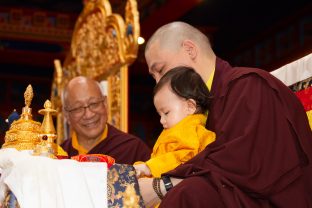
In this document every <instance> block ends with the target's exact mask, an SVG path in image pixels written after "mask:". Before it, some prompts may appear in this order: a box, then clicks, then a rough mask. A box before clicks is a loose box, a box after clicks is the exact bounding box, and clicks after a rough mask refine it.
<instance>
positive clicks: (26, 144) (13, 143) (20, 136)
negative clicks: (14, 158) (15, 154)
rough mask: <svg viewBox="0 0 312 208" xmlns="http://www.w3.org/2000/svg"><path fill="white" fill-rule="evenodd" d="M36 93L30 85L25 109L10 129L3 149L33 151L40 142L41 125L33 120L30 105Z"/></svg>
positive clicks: (25, 95)
mask: <svg viewBox="0 0 312 208" xmlns="http://www.w3.org/2000/svg"><path fill="white" fill-rule="evenodd" d="M33 96H34V93H33V89H32V87H31V85H28V87H27V88H26V91H25V93H24V98H25V107H23V110H22V115H21V117H20V119H18V120H17V121H13V123H12V124H11V127H10V129H9V130H8V131H7V132H6V134H5V138H4V141H5V143H4V144H3V145H2V148H15V149H17V150H33V149H34V148H35V146H36V145H37V144H38V143H39V142H40V138H39V137H38V135H39V134H40V127H41V124H40V123H39V122H36V121H33V120H32V114H31V108H30V104H31V101H32V99H33Z"/></svg>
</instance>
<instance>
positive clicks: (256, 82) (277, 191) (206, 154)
mask: <svg viewBox="0 0 312 208" xmlns="http://www.w3.org/2000/svg"><path fill="white" fill-rule="evenodd" d="M211 94H212V100H211V102H212V105H211V107H210V111H209V115H208V121H207V125H206V127H207V128H208V129H209V130H212V131H215V132H216V135H217V138H216V141H215V142H214V143H211V144H210V145H208V146H207V147H206V149H205V150H204V151H202V152H201V153H199V154H198V155H197V156H196V157H194V158H193V159H192V160H190V161H189V162H187V163H185V164H183V165H181V166H179V167H177V168H176V169H175V170H173V171H171V172H169V173H167V174H168V175H171V176H173V177H177V178H185V179H184V180H183V181H182V182H181V183H180V184H178V185H177V186H176V187H174V188H173V189H171V190H170V191H169V192H168V193H167V194H166V196H165V198H164V199H163V201H162V203H161V206H160V207H179V208H183V207H192V208H194V207H205V208H218V207H231V208H241V207H244V208H264V207H287V208H294V207H298V208H299V207H300V208H307V207H312V202H311V201H312V164H311V163H312V133H311V129H310V127H309V124H308V120H307V116H306V113H305V111H304V109H303V107H302V105H301V103H300V102H299V100H298V99H297V97H296V96H295V95H294V94H293V93H292V92H291V91H290V90H289V89H288V88H287V87H286V86H285V85H284V84H283V83H282V82H280V81H279V80H277V79H276V78H275V77H273V76H271V75H270V74H269V73H268V72H265V71H263V70H259V69H252V68H242V67H235V68H232V67H231V66H230V65H229V64H228V63H227V62H225V61H222V60H221V59H218V58H217V62H216V71H215V77H214V80H213V84H212V89H211Z"/></svg>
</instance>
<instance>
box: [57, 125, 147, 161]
mask: <svg viewBox="0 0 312 208" xmlns="http://www.w3.org/2000/svg"><path fill="white" fill-rule="evenodd" d="M107 127H108V132H107V138H106V139H104V140H103V141H102V142H100V143H99V144H97V145H96V146H95V147H94V148H92V149H91V150H90V151H89V152H88V154H104V155H109V156H111V157H113V158H115V161H116V163H120V164H131V165H132V164H133V163H134V162H136V161H147V160H148V159H149V158H150V156H151V150H150V149H149V148H148V147H147V145H146V144H145V143H144V142H143V141H142V140H141V139H139V138H137V137H135V136H133V135H131V134H126V133H124V132H122V131H120V130H118V129H116V128H115V127H113V126H111V125H109V124H107ZM61 146H62V148H63V149H64V150H65V151H66V152H67V153H68V155H69V156H70V157H71V156H74V155H78V151H77V150H76V149H75V148H73V145H72V140H71V139H67V140H65V141H64V142H63V144H62V145H61Z"/></svg>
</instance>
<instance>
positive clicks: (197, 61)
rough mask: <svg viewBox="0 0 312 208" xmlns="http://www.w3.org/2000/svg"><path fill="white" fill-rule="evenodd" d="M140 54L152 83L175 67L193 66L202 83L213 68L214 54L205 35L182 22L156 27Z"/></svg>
mask: <svg viewBox="0 0 312 208" xmlns="http://www.w3.org/2000/svg"><path fill="white" fill-rule="evenodd" d="M144 55H145V60H146V63H147V65H148V71H149V73H150V75H151V76H152V77H153V78H154V79H155V81H156V82H158V81H159V80H160V78H161V77H162V76H163V75H164V74H165V73H166V72H167V71H168V70H170V69H172V68H175V67H177V66H187V67H191V68H193V69H194V70H195V71H196V72H197V73H198V74H200V76H201V77H202V79H203V80H204V81H205V82H206V81H207V80H208V78H209V76H210V74H211V73H212V71H213V70H214V69H215V62H216V55H215V53H214V52H213V50H212V48H211V45H210V42H209V39H208V37H207V36H206V35H205V34H203V33H202V32H201V31H199V30H198V29H196V28H195V27H193V26H191V25H189V24H187V23H185V22H172V23H169V24H166V25H164V26H162V27H160V28H159V29H158V30H157V31H156V32H155V33H154V34H153V35H152V37H151V38H150V39H149V40H148V41H147V43H146V48H145V54H144Z"/></svg>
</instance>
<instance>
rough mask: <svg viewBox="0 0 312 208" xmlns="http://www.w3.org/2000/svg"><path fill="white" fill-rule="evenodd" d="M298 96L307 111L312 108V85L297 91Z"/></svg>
mask: <svg viewBox="0 0 312 208" xmlns="http://www.w3.org/2000/svg"><path fill="white" fill-rule="evenodd" d="M296 95H297V97H298V98H299V100H300V101H301V103H302V105H303V107H304V109H305V111H310V110H312V87H309V88H307V89H303V90H300V91H298V92H296Z"/></svg>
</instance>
